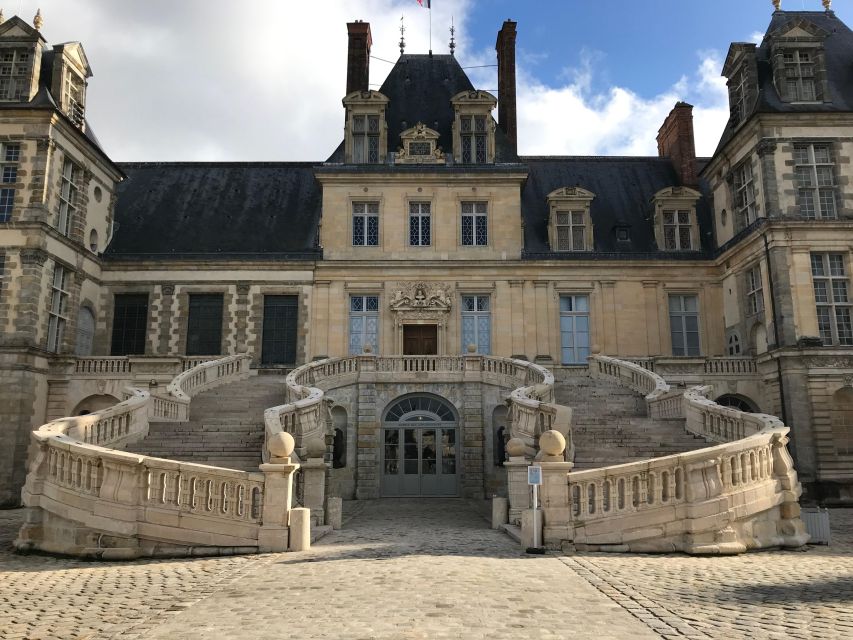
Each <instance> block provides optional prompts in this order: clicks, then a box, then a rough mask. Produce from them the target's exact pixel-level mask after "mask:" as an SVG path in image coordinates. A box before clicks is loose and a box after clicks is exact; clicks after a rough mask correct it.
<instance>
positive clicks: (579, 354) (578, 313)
mask: <svg viewBox="0 0 853 640" xmlns="http://www.w3.org/2000/svg"><path fill="white" fill-rule="evenodd" d="M580 299H583V300H584V305H579V304H578V300H580ZM563 300H569V301H570V302H569V305H568V306H569V307H570V309H563V306H564V305H563ZM558 305H559V306H558V309H559V313H560V326H559V330H560V363H561V364H564V365H579V364H586V363H587V358H588V357H589V354H590V353H591V352H590V345H591V344H592V324H591V318H590V295H589V294H588V293H561V294H560V297H559V300H558ZM579 306H585V307H586V309H581V310H578V307H579ZM580 317H584V318H586V331H578V318H580ZM565 318H571V319H572V329H571V331H570V332H569V331H563V319H565ZM564 333H571V334H572V344H571V345H570V346H566V345H565V344H564V343H563V334H564ZM584 333H585V334H586V343H587V344H586V346H583V345H580V346H579V345H578V335H579V334H584ZM567 350H568V351H571V357H570V358H568V359H567V358H564V357H563V354H564V352H565V351H567Z"/></svg>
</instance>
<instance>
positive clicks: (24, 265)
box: [10, 249, 47, 346]
mask: <svg viewBox="0 0 853 640" xmlns="http://www.w3.org/2000/svg"><path fill="white" fill-rule="evenodd" d="M19 255H20V260H21V271H22V275H21V280H20V286H19V287H18V300H17V304H16V307H17V315H16V317H15V322H14V327H15V335H14V336H13V338H12V339H11V341H10V342H12V343H14V344H16V345H29V346H35V343H36V340H37V338H38V326H39V322H40V319H39V313H38V310H39V301H40V300H41V297H42V282H43V280H44V265H45V262H46V261H47V254H46V253H45V252H44V251H42V250H41V249H21V252H20V254H19Z"/></svg>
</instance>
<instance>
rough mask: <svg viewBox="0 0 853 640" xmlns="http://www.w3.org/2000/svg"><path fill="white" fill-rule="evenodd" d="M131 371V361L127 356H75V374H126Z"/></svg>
mask: <svg viewBox="0 0 853 640" xmlns="http://www.w3.org/2000/svg"><path fill="white" fill-rule="evenodd" d="M132 372H133V363H132V362H131V361H130V358H128V357H127V356H114V357H99V358H77V360H76V361H75V363H74V373H75V374H88V375H126V374H129V373H132Z"/></svg>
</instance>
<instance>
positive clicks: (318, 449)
mask: <svg viewBox="0 0 853 640" xmlns="http://www.w3.org/2000/svg"><path fill="white" fill-rule="evenodd" d="M305 451H306V453H307V454H308V457H309V458H322V457H323V456H324V455H326V443H325V442H324V441H323V439H322V438H316V439H314V440H311V441H309V442H308V444H307V445H306V446H305Z"/></svg>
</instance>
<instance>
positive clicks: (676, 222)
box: [652, 187, 702, 251]
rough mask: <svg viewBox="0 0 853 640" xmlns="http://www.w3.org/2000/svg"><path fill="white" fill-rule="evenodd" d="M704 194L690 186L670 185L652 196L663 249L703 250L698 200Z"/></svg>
mask: <svg viewBox="0 0 853 640" xmlns="http://www.w3.org/2000/svg"><path fill="white" fill-rule="evenodd" d="M701 197H702V194H701V193H699V192H698V191H695V190H693V189H690V188H688V187H667V188H666V189H661V190H660V191H658V192H657V193H656V194H655V195H654V197H653V198H652V203H653V205H654V209H655V213H654V225H655V241H656V242H657V245H658V249H659V250H660V251H699V250H700V249H701V248H702V244H701V243H700V241H699V223H698V220H697V218H696V203H697V202H698V201H699V198H701Z"/></svg>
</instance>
